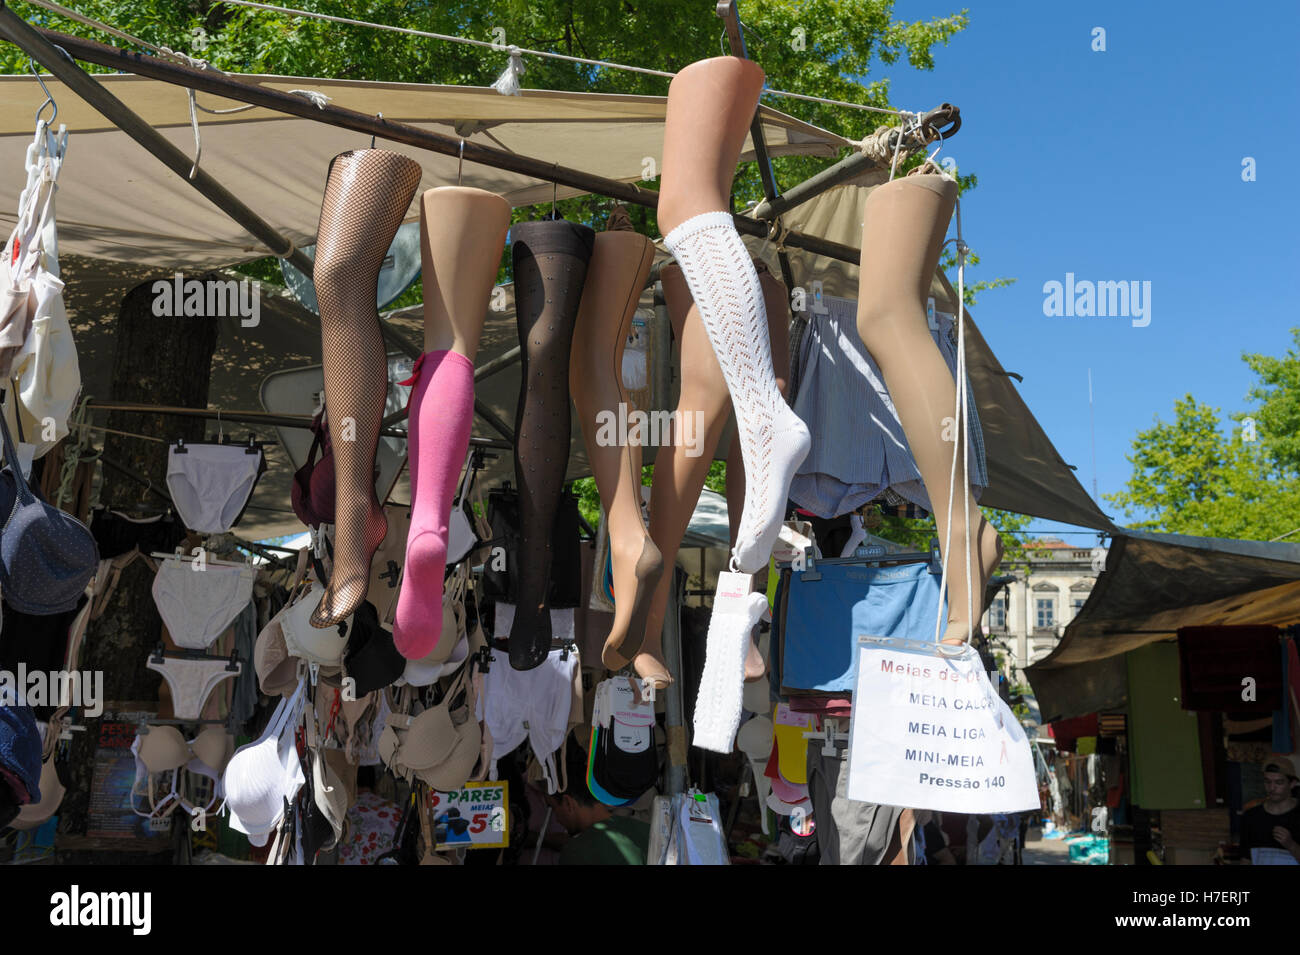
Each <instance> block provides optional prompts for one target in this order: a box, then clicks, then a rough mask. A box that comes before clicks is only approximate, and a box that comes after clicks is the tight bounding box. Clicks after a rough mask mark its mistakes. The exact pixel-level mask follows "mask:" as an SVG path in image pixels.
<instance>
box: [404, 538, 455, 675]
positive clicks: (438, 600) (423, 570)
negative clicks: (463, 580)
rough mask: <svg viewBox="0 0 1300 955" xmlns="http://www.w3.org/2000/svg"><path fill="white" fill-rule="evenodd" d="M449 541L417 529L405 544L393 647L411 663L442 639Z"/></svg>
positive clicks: (435, 646)
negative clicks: (443, 602) (444, 579)
mask: <svg viewBox="0 0 1300 955" xmlns="http://www.w3.org/2000/svg"><path fill="white" fill-rule="evenodd" d="M446 570H447V540H446V535H445V534H439V533H437V532H436V531H427V530H426V531H420V532H418V533H416V532H414V530H413V531H412V532H411V533H410V536H409V538H408V540H407V542H406V564H405V565H404V567H403V568H402V589H401V591H400V592H399V593H398V595H397V612H396V614H395V615H394V618H393V644H394V645H395V646H396V647H397V652H398V653H400V654H401V655H402V656H404V657H406V659H408V660H422V659H424V658H425V657H427V656H428V655H429V654H430V653H432V652H433V651H434V650H435V649H436V648H437V646H438V643H439V641H440V640H441V639H442V587H441V584H442V579H443V577H444V575H445V573H446Z"/></svg>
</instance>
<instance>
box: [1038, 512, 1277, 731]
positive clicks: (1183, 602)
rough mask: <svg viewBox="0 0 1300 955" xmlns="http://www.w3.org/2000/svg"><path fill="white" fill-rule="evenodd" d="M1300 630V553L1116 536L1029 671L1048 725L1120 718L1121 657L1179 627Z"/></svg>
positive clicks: (1265, 545) (1123, 692) (1268, 545)
mask: <svg viewBox="0 0 1300 955" xmlns="http://www.w3.org/2000/svg"><path fill="white" fill-rule="evenodd" d="M1295 623H1300V544H1287V543H1273V542H1264V541H1238V540H1222V539H1218V538H1212V537H1192V536H1187V535H1182V534H1153V533H1145V532H1139V531H1120V532H1118V533H1117V535H1116V536H1115V538H1114V540H1113V541H1112V543H1111V545H1110V549H1109V551H1108V552H1107V554H1106V569H1105V571H1103V573H1102V574H1101V576H1100V577H1098V578H1097V583H1096V585H1095V586H1094V587H1093V589H1092V593H1091V594H1090V595H1089V597H1088V602H1087V603H1086V604H1085V605H1084V607H1083V609H1082V610H1081V611H1080V612H1079V615H1078V616H1077V617H1075V619H1074V620H1073V621H1072V622H1071V623H1070V625H1069V626H1068V627H1066V628H1065V634H1064V636H1063V637H1062V638H1061V642H1060V643H1059V644H1058V645H1057V647H1056V649H1054V650H1053V651H1052V653H1051V654H1050V655H1048V656H1047V657H1045V658H1044V659H1043V660H1041V661H1040V662H1038V663H1036V664H1034V665H1033V666H1031V667H1028V668H1027V670H1026V673H1027V675H1028V677H1029V682H1030V685H1031V686H1032V687H1033V688H1034V695H1035V696H1036V697H1037V699H1038V702H1039V705H1040V706H1041V708H1042V712H1043V714H1044V717H1045V719H1047V720H1055V719H1061V718H1065V717H1071V716H1081V715H1084V714H1086V713H1094V712H1098V711H1100V710H1106V709H1117V708H1120V707H1122V706H1123V705H1124V703H1125V700H1126V698H1127V677H1126V675H1125V669H1124V655H1125V653H1126V652H1128V651H1129V650H1134V649H1136V648H1138V647H1141V646H1145V645H1146V644H1148V643H1154V642H1156V641H1159V640H1168V639H1172V638H1173V637H1174V636H1175V635H1176V634H1177V632H1178V629H1179V628H1180V627H1192V626H1235V625H1246V624H1260V625H1269V626H1279V627H1281V626H1289V625H1291V624H1295Z"/></svg>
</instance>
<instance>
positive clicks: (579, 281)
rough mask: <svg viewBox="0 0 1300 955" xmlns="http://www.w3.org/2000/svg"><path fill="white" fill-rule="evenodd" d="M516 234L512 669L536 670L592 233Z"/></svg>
mask: <svg viewBox="0 0 1300 955" xmlns="http://www.w3.org/2000/svg"><path fill="white" fill-rule="evenodd" d="M512 231H513V236H512V237H513V239H514V246H513V252H512V254H513V257H514V269H515V313H516V318H517V321H518V324H519V342H520V346H521V349H522V355H521V357H520V363H521V365H522V366H523V370H522V376H521V379H520V387H519V406H518V409H517V410H516V412H515V478H516V480H517V481H518V483H519V524H520V531H521V542H520V552H519V555H518V567H519V573H518V582H517V585H516V586H517V592H518V599H519V604H518V606H517V607H516V609H515V619H514V624H513V625H512V626H511V628H510V665H511V666H512V667H514V668H515V669H516V670H531V669H532V668H533V667H536V666H540V665H541V664H542V662H543V661H544V660H545V659H546V655H547V654H548V653H549V652H550V649H551V615H550V609H549V607H548V605H547V592H548V590H549V589H550V583H551V536H552V527H553V526H554V524H555V511H556V506H557V505H558V503H559V500H560V493H561V491H562V490H563V489H564V474H565V471H566V470H567V468H568V464H569V433H570V427H571V424H570V417H569V349H570V346H571V345H572V343H573V327H574V323H575V322H576V320H577V317H578V305H579V304H580V303H581V301H582V286H583V283H584V282H585V280H586V277H587V263H588V262H589V261H590V260H591V252H592V249H593V247H594V244H595V239H596V234H595V233H594V232H593V231H592V230H591V229H589V228H588V227H587V226H584V225H579V224H576V223H573V222H566V221H565V220H563V219H557V220H548V221H541V222H523V223H519V224H518V225H515V226H514V227H513V229H512Z"/></svg>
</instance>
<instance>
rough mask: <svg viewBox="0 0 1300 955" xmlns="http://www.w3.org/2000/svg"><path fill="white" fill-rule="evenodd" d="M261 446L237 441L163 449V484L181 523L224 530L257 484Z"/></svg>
mask: <svg viewBox="0 0 1300 955" xmlns="http://www.w3.org/2000/svg"><path fill="white" fill-rule="evenodd" d="M261 471H262V450H261V448H257V449H255V450H253V451H252V452H250V450H249V448H248V447H247V446H246V445H240V444H187V445H185V450H184V451H183V452H179V451H178V450H177V448H176V446H175V445H173V446H172V447H171V448H170V449H168V451H167V488H168V490H170V491H171V494H172V501H173V502H174V503H175V504H176V511H177V513H178V514H180V516H181V520H182V521H184V522H185V526H186V527H188V528H189V529H190V530H192V531H197V532H199V533H200V534H224V533H225V532H226V531H228V530H230V529H231V528H232V527H234V526H235V522H236V521H237V520H239V515H240V514H242V513H243V511H244V505H246V504H247V503H248V499H249V497H250V496H251V495H252V493H253V488H254V487H256V486H257V478H258V475H259V474H261Z"/></svg>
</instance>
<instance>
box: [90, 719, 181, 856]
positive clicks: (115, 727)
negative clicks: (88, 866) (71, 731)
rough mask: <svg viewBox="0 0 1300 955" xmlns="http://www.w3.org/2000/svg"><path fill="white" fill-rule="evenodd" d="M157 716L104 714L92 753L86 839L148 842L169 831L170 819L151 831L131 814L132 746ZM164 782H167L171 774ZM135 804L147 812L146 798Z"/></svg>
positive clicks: (138, 817)
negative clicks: (144, 726) (140, 840)
mask: <svg viewBox="0 0 1300 955" xmlns="http://www.w3.org/2000/svg"><path fill="white" fill-rule="evenodd" d="M156 715H157V714H156V713H154V712H151V711H142V710H127V711H121V710H118V711H114V712H105V714H104V719H103V720H102V722H100V724H99V742H98V745H97V747H96V749H95V767H94V770H93V774H92V778H91V786H90V811H89V817H88V819H87V821H86V830H87V832H86V834H87V835H89V836H96V837H99V838H111V839H147V838H149V837H151V836H157V835H159V834H160V833H161V834H162V835H166V834H167V833H169V832H170V831H171V818H170V817H164V818H163V819H162V820H161V824H160V827H159V828H151V825H150V821H149V820H147V819H144V818H143V817H141V816H137V815H136V814H135V813H134V812H132V811H131V804H132V797H131V786H132V785H133V784H134V782H135V757H134V756H133V755H132V754H131V743H132V742H134V741H135V737H136V733H137V732H139V729H140V726H141V724H143V723H145V722H147V721H148V720H149V719H151V718H153V717H154V716H156ZM167 778H168V780H169V781H170V778H171V774H170V773H168V774H167ZM159 795H161V794H159ZM134 801H135V803H136V804H137V806H140V807H142V808H143V809H144V810H145V811H148V809H149V797H148V795H142V796H137V797H135V800H134Z"/></svg>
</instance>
